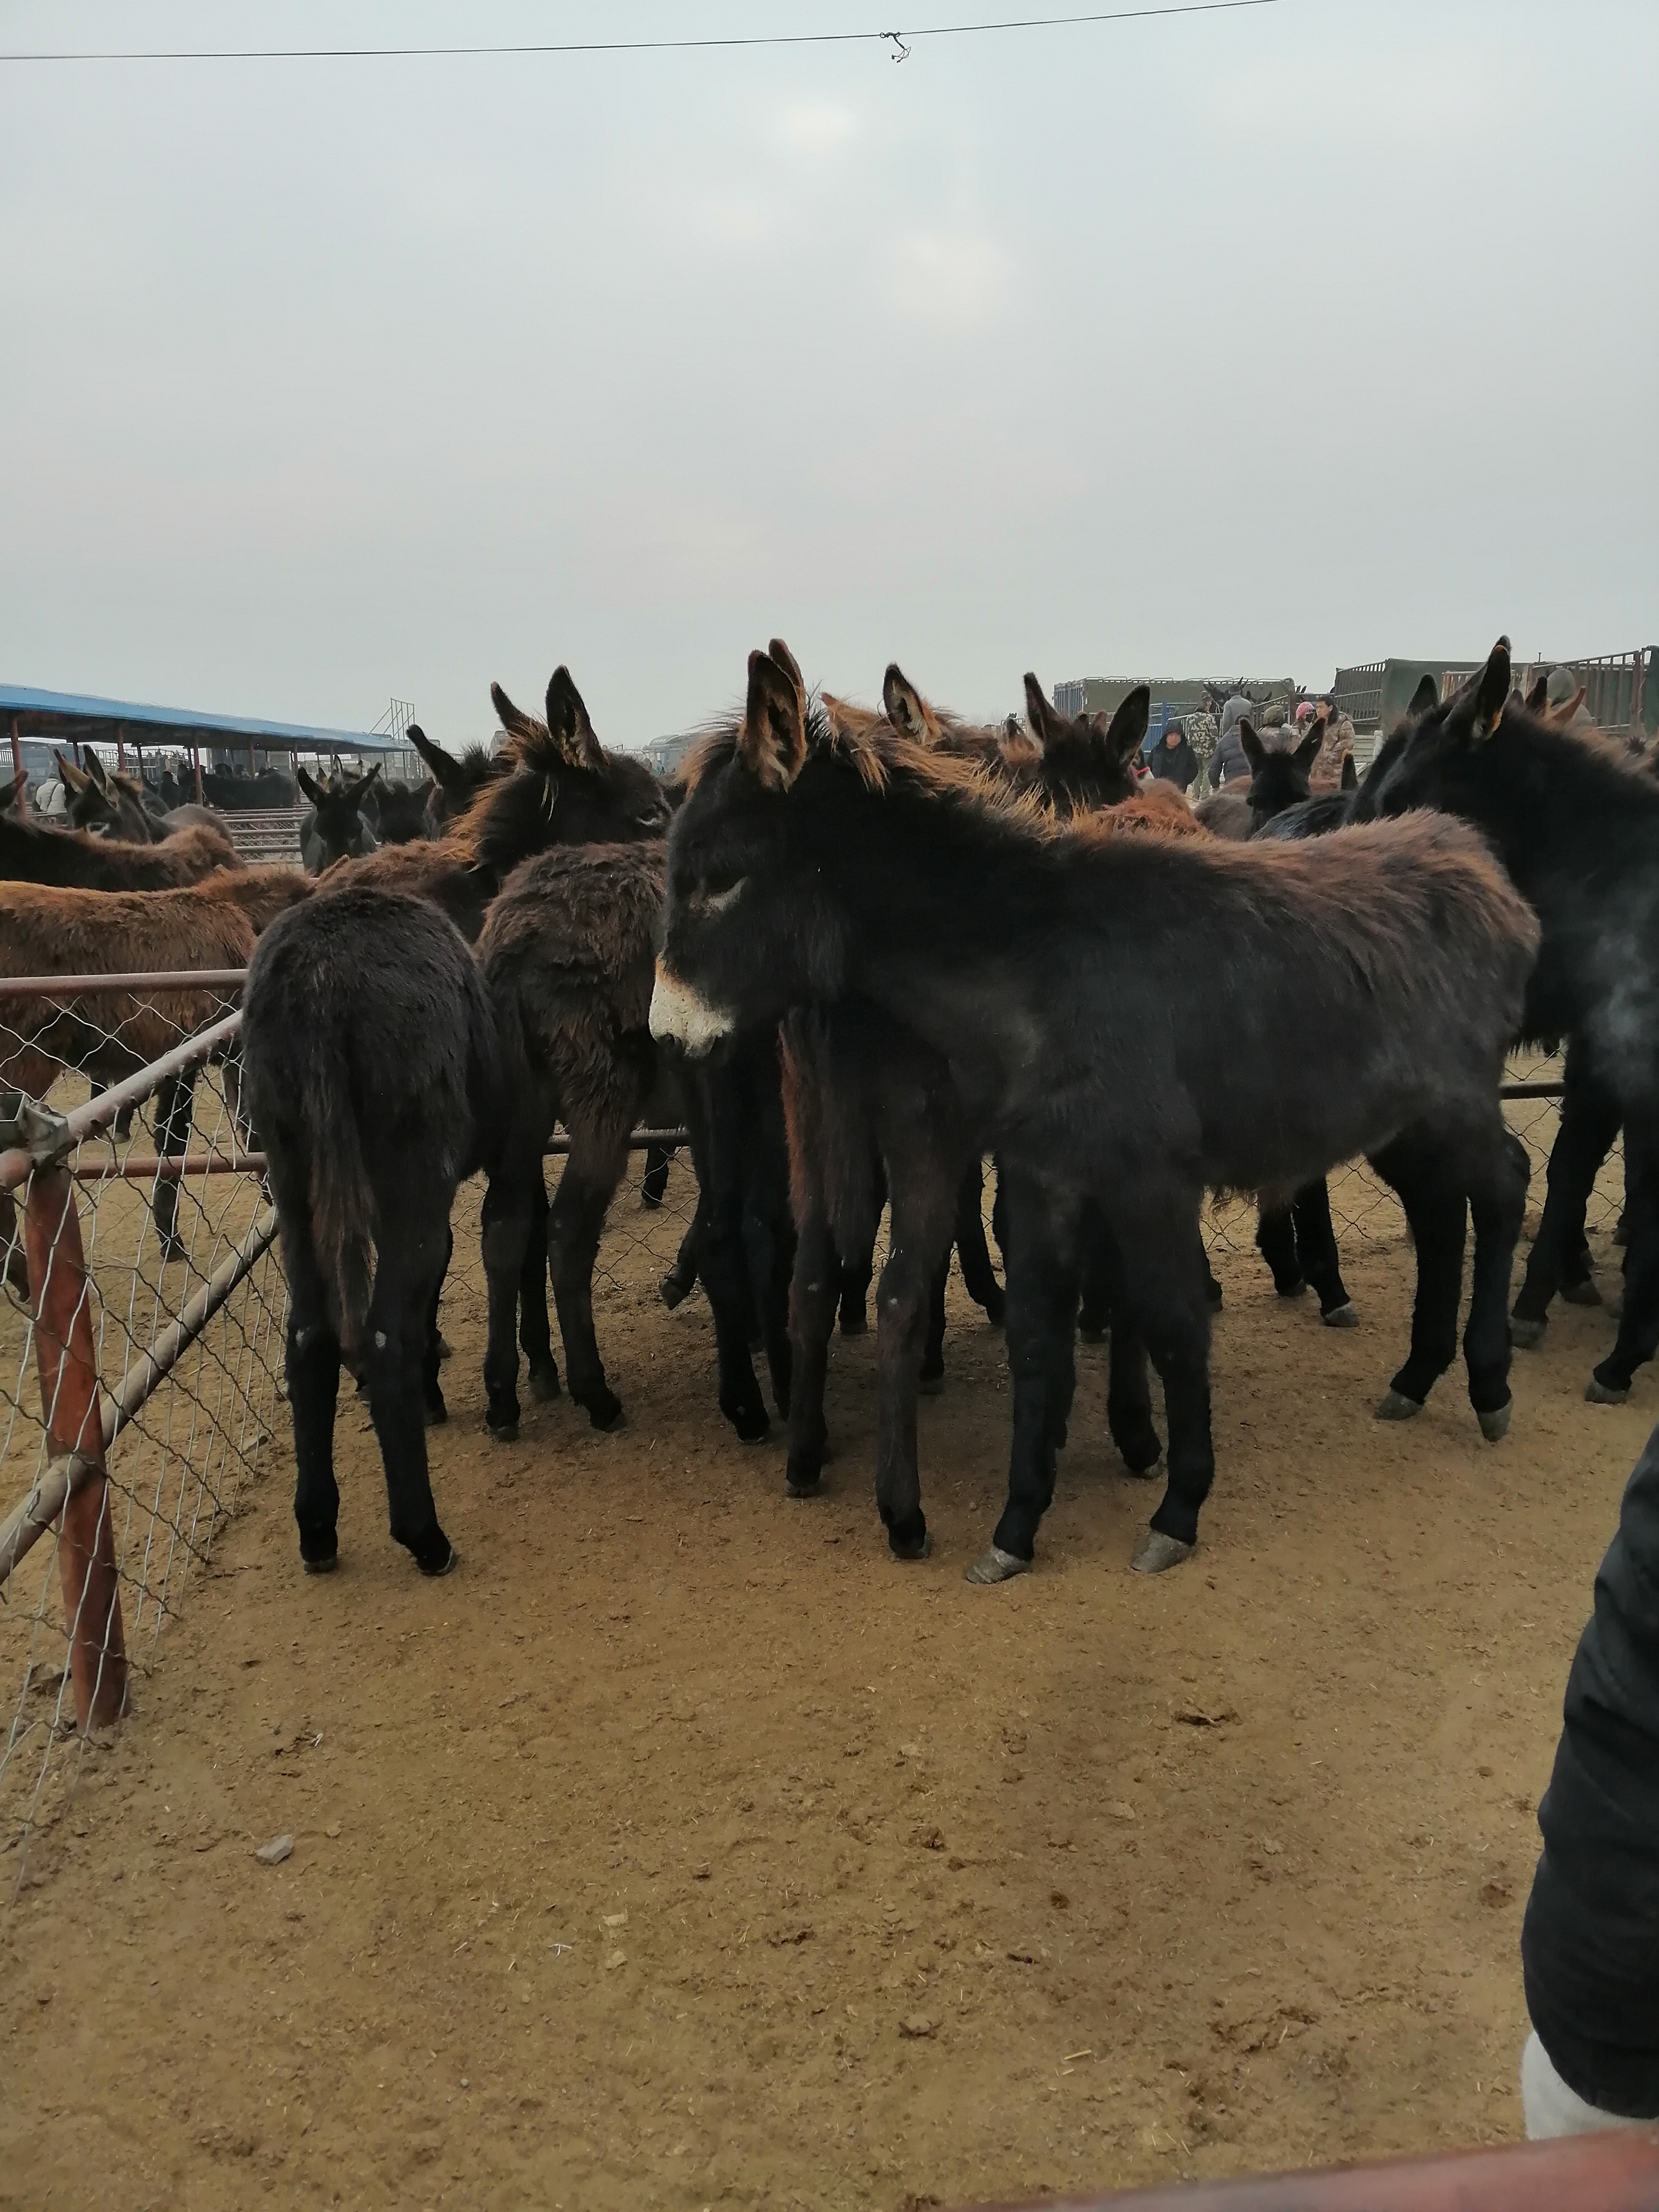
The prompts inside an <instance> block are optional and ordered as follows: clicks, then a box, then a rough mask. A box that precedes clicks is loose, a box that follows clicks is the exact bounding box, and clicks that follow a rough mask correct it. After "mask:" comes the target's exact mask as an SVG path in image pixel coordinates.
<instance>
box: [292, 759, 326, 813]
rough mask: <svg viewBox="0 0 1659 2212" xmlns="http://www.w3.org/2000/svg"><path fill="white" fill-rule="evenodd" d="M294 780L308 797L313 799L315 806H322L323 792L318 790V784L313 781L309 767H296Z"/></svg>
mask: <svg viewBox="0 0 1659 2212" xmlns="http://www.w3.org/2000/svg"><path fill="white" fill-rule="evenodd" d="M294 781H295V783H297V784H298V785H299V787H300V788H301V791H303V792H304V793H305V795H306V797H307V799H309V800H310V801H311V803H312V805H313V806H320V805H322V803H323V794H322V793H321V792H320V791H319V790H318V788H317V787H316V785H315V784H314V783H313V781H312V780H311V776H310V774H309V772H308V771H307V769H303V768H299V767H296V768H295V771H294Z"/></svg>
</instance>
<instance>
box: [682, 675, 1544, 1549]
mask: <svg viewBox="0 0 1659 2212" xmlns="http://www.w3.org/2000/svg"><path fill="white" fill-rule="evenodd" d="M1106 818H1107V819H1108V820H1109V817H1106ZM669 849H670V860H669V881H668V908H667V915H666V921H665V938H664V947H663V951H662V955H661V957H660V959H659V964H658V970H657V982H656V987H655V990H654V993H653V1000H652V1030H653V1034H655V1035H657V1036H678V1037H679V1038H681V1039H683V1040H684V1042H685V1043H686V1044H687V1046H688V1048H690V1049H692V1050H696V1051H708V1050H710V1049H712V1048H713V1047H714V1045H715V1044H716V1043H717V1042H719V1040H720V1038H721V1037H722V1036H727V1035H729V1034H731V1033H732V1032H733V1031H734V1030H738V1029H742V1028H748V1027H752V1026H753V1025H754V1024H756V1023H757V1022H760V1021H763V1020H766V1019H768V1018H778V1017H781V1015H782V1014H783V1013H784V1012H786V1011H787V1009H788V1008H789V1007H790V1006H793V1005H797V1004H799V1003H801V1002H803V1001H806V1000H812V1001H817V1002H820V1003H826V1004H836V1003H839V1002H841V1001H843V1000H850V999H858V1000H865V1001H868V1002H870V1003H872V1004H874V1005H875V1006H878V1007H880V1008H881V1009H882V1010H883V1011H884V1012H887V1013H889V1014H890V1015H892V1016H894V1017H895V1018H898V1019H900V1020H902V1022H903V1023H904V1024H906V1025H907V1026H908V1027H910V1028H912V1029H914V1030H915V1033H916V1034H917V1035H918V1036H920V1037H921V1039H922V1041H923V1042H925V1043H926V1044H927V1045H928V1046H930V1047H931V1048H932V1049H933V1051H934V1052H936V1053H937V1054H939V1055H940V1056H941V1057H943V1058H945V1059H946V1060H949V1061H950V1063H951V1066H952V1068H953V1070H955V1071H958V1081H959V1082H960V1084H961V1086H962V1093H963V1099H964V1101H965V1103H966V1105H967V1109H968V1112H969V1115H970V1116H971V1117H972V1119H973V1120H974V1121H975V1123H976V1124H977V1125H978V1126H979V1127H981V1128H983V1129H984V1130H985V1131H986V1132H987V1135H988V1136H989V1138H990V1139H991V1140H992V1141H993V1142H994V1146H995V1148H996V1150H997V1151H998V1152H999V1154H1000V1157H1001V1158H1002V1159H1003V1160H1004V1162H1005V1164H1006V1169H1007V1170H1008V1172H1009V1175H1010V1176H1011V1180H1012V1182H1015V1183H1016V1184H1017V1186H1018V1191H1017V1196H1018V1203H1017V1204H1016V1205H1015V1206H1013V1207H1012V1209H1011V1218H1012V1220H1013V1221H1014V1222H1015V1224H1016V1225H1017V1226H1018V1231H1019V1244H1018V1248H1016V1249H1011V1250H1010V1253H1009V1255H1008V1257H1009V1262H1010V1271H1009V1281H1010V1291H1011V1295H1010V1299H1009V1310H1008V1337H1009V1350H1010V1357H1011V1364H1012V1370H1013V1373H1014V1376H1015V1386H1016V1409H1015V1426H1014V1438H1013V1450H1012V1462H1011V1469H1010V1489H1009V1498H1008V1503H1007V1506H1006V1510H1005V1511H1004V1513H1003V1516H1002V1518H1001V1520H1000V1522H999V1523H998V1526H997V1529H996V1533H995V1535H994V1540H993V1544H992V1547H991V1550H990V1552H989V1553H988V1554H987V1559H985V1560H984V1561H981V1563H980V1571H981V1573H982V1574H984V1575H985V1576H986V1577H987V1578H991V1577H1001V1576H1004V1575H1006V1574H1008V1573H1013V1572H1018V1571H1020V1570H1021V1569H1023V1568H1024V1567H1026V1566H1029V1565H1030V1561H1031V1559H1032V1556H1033V1553H1034V1550H1035V1545H1036V1531H1037V1527H1038V1524H1039V1522H1041V1519H1042V1513H1043V1511H1044V1510H1045V1509H1046V1507H1047V1505H1048V1500H1049V1498H1050V1497H1051V1495H1052V1492H1053V1485H1054V1454H1055V1450H1056V1448H1057V1445H1058V1443H1059V1442H1060V1440H1061V1438H1062V1437H1063V1434H1064V1425H1065V1419H1066V1412H1067V1410H1068V1408H1069V1404H1070V1397H1071V1390H1072V1385H1073V1346H1072V1328H1071V1323H1072V1311H1073V1309H1072V1303H1071V1299H1072V1295H1073V1290H1074V1285H1075V1265H1074V1261H1073V1258H1072V1257H1071V1254H1070V1248H1071V1247H1072V1246H1073V1244H1074V1242H1075V1238H1076V1235H1077V1230H1078V1225H1079V1218H1080V1212H1081V1206H1082V1204H1083V1202H1084V1201H1085V1200H1092V1201H1093V1202H1094V1203H1095V1204H1096V1205H1097V1206H1098V1208H1099V1209H1100V1212H1101V1215H1102V1217H1103V1219H1104V1221H1105V1223H1106V1225H1107V1226H1108V1227H1109V1230H1110V1231H1111V1233H1112V1236H1113V1237H1114V1240H1115V1245H1116V1248H1117V1250H1118V1252H1119V1255H1120V1257H1121V1263H1122V1268H1123V1276H1124V1283H1125V1289H1126V1294H1127V1302H1128V1308H1129V1310H1130V1311H1132V1312H1133V1315H1134V1316H1135V1318H1136V1320H1137V1322H1138V1323H1139V1328H1140V1330H1141V1332H1142V1334H1143V1335H1144V1337H1145V1340H1146V1345H1147V1348H1148V1350H1149V1351H1150V1352H1151V1353H1152V1359H1153V1362H1154V1364H1156V1365H1157V1367H1158V1370H1159V1372H1160V1374H1161V1376H1162V1377H1163V1381H1164V1392H1165V1400H1166V1406H1167V1410H1168V1414H1169V1424H1170V1446H1169V1462H1168V1464H1169V1486H1168V1489H1167V1491H1166V1492H1165V1495H1164V1500H1163V1503H1162V1504H1160V1505H1159V1507H1158V1510H1157V1512H1156V1513H1155V1514H1154V1515H1153V1516H1152V1531H1151V1533H1150V1534H1149V1535H1148V1537H1147V1538H1146V1541H1145V1542H1144V1543H1143V1544H1142V1546H1141V1547H1140V1549H1139V1553H1138V1554H1137V1558H1136V1565H1138V1566H1139V1567H1140V1568H1141V1569H1142V1570H1143V1571H1158V1570H1160V1569H1162V1568H1164V1567H1168V1566H1171V1565H1175V1564H1176V1562H1178V1561H1179V1560H1182V1559H1185V1558H1187V1557H1188V1554H1189V1553H1190V1552H1191V1550H1192V1548H1193V1546H1194V1542H1195V1541H1196V1540H1197V1535H1198V1516H1199V1512H1200V1508H1201V1506H1202V1504H1203V1502H1204V1499H1205V1498H1206V1495H1207V1494H1208V1492H1209V1489H1210V1486H1211V1483H1212V1479H1213V1471H1214V1454H1213V1449H1212V1443H1211V1437H1210V1389H1209V1372H1208V1340H1209V1311H1208V1301H1207V1298H1206V1288H1205V1283H1206V1269H1205V1264H1204V1246H1203V1240H1202V1237H1201V1236H1200V1226H1199V1224H1200V1209H1201V1206H1202V1203H1203V1198H1204V1193H1205V1191H1206V1188H1216V1187H1222V1188H1233V1189H1240V1190H1257V1191H1264V1190H1265V1191H1270V1192H1271V1191H1288V1190H1292V1189H1296V1188H1300V1187H1301V1186H1302V1185H1303V1184H1304V1183H1306V1182H1310V1180H1311V1179H1312V1178H1313V1176H1316V1175H1319V1174H1322V1173H1324V1172H1325V1171H1326V1170H1327V1169H1328V1168H1330V1167H1332V1166H1334V1165H1335V1164H1338V1163H1339V1162H1341V1161H1344V1160H1347V1159H1351V1158H1353V1157H1354V1156H1355V1155H1356V1154H1358V1153H1361V1152H1364V1153H1366V1154H1367V1155H1368V1156H1369V1157H1370V1158H1371V1159H1372V1161H1373V1164H1375V1165H1376V1168H1377V1170H1378V1171H1379V1172H1380V1173H1381V1174H1382V1175H1383V1176H1384V1178H1385V1179H1386V1180H1387V1181H1389V1182H1390V1183H1392V1184H1393V1186H1394V1187H1395V1189H1396V1190H1398V1191H1399V1193H1400V1194H1401V1199H1402V1201H1403V1203H1404V1205H1405V1209H1406V1213H1407V1219H1408V1221H1409V1222H1410V1224H1411V1226H1412V1229H1413V1235H1414V1237H1415V1243H1416V1249H1417V1261H1418V1297H1417V1304H1416V1310H1415V1313H1414V1316H1413V1331H1412V1350H1411V1353H1410V1356H1409V1357H1408V1358H1407V1361H1406V1363H1405V1364H1404V1366H1402V1367H1401V1370H1400V1371H1399V1373H1398V1374H1397V1375H1396V1376H1395V1378H1394V1382H1393V1383H1392V1385H1391V1386H1390V1392H1389V1399H1391V1400H1393V1399H1397V1400H1399V1401H1402V1402H1403V1403H1406V1404H1408V1405H1413V1406H1414V1405H1420V1404H1421V1402H1422V1401H1423V1400H1424V1398H1425V1397H1426V1395H1427V1394H1428V1391H1429V1389H1430V1388H1431V1384H1432V1383H1433V1382H1434V1380H1435V1378H1436V1377H1437V1376H1438V1375H1440V1374H1441V1373H1443V1371H1444V1370H1445V1368H1446V1367H1447V1366H1448V1365H1449V1364H1450V1362H1451V1359H1452V1358H1453V1357H1454V1355H1455V1348H1456V1322H1457V1312H1458V1304H1459V1291H1460V1287H1461V1279H1462V1264H1463V1246H1464V1237H1465V1225H1466V1220H1467V1210H1468V1209H1470V1208H1472V1210H1473V1213H1474V1229H1475V1265H1474V1298H1473V1304H1472V1306H1471V1310H1470V1316H1469V1322H1468V1328H1467V1330H1466V1332H1465V1335H1464V1353H1465V1358H1466V1361H1467V1364H1468V1378H1469V1395H1470V1398H1471V1401H1472V1402H1473V1404H1474V1407H1475V1409H1476V1411H1477V1413H1479V1415H1480V1425H1481V1428H1482V1430H1483V1431H1484V1432H1485V1433H1486V1435H1487V1436H1488V1437H1493V1438H1495V1437H1498V1436H1501V1435H1502V1434H1503V1433H1504V1431H1505V1429H1506V1427H1507V1425H1508V1422H1509V1417H1510V1389H1509V1357H1510V1353H1509V1329H1508V1317H1507V1314H1506V1312H1505V1305H1506V1302H1507V1291H1508V1283H1509V1270H1510V1260H1511V1257H1512V1255H1513V1252H1514V1247H1515V1242H1516V1236H1517V1234H1518V1232H1519V1229H1520V1224H1521V1217H1522V1209H1523V1206H1524V1202H1525V1177H1524V1172H1523V1163H1517V1160H1516V1154H1515V1152H1514V1150H1513V1148H1512V1146H1511V1143H1510V1138H1509V1133H1508V1132H1507V1130H1506V1128H1505V1125H1504V1118H1503V1113H1502V1110H1501V1107H1500V1104H1499V1100H1498V1085H1499V1081H1500V1079H1501V1076H1502V1073H1503V1065H1504V1053H1505V1050H1506V1048H1507V1047H1508V1043H1509V1041H1510V1037H1511V1036H1513V1035H1514V1034H1515V1033H1516V1027H1517V1024H1518V1022H1519V1018H1520V1013H1521V1007H1522V996H1523V993H1524V989H1525V986H1526V981H1527V976H1528V971H1529V969H1530V968H1531V965H1532V962H1533V957H1534V951H1535V949H1536V945H1537V941H1538V932H1537V924H1536V922H1535V921H1534V917H1533V915H1532V914H1531V912H1530V910H1529V909H1528V907H1527V906H1526V905H1525V904H1524V902H1522V899H1521V898H1520V897H1519V896H1518V895H1517V894H1516V891H1515V890H1513V888H1512V887H1511V886H1510V884H1509V882H1508V881H1507V879H1506V878H1504V875H1503V873H1502V872H1501V871H1500V870H1499V869H1498V867H1497V866H1496V865H1495V863H1494V862H1493V861H1492V858H1491V855H1490V854H1489V853H1488V852H1487V850H1486V847H1485V845H1484V844H1483V843H1482V842H1481V841H1480V838H1479V837H1478V836H1474V835H1471V834H1470V833H1469V832H1468V830H1466V829H1463V828H1462V826H1461V825H1459V824H1456V823H1451V822H1448V821H1444V820H1426V819H1418V820H1413V821H1407V822H1402V823H1392V824H1385V825H1377V826H1374V827H1369V828H1364V829H1354V830H1351V831H1345V832H1340V833H1338V834H1337V835H1336V836H1331V837H1328V838H1325V839H1322V840H1318V841H1316V842H1312V843H1309V844H1305V845H1285V846H1277V847H1275V846H1267V845H1263V846H1257V845H1245V846H1231V845H1225V844H1222V843H1220V842H1217V841H1215V840H1212V839H1207V838H1182V839H1178V840H1177V839H1162V838H1154V837H1135V836H1127V837H1115V836H1111V835H1109V833H1104V832H1103V830H1102V829H1101V828H1100V827H1099V826H1098V824H1097V823H1094V822H1085V823H1083V824H1082V825H1081V826H1079V827H1073V828H1067V829H1059V828H1056V827H1055V826H1054V824H1053V823H1047V822H1045V821H1044V820H1043V819H1042V817H1041V815H1040V813H1039V811H1038V810H1037V809H1036V808H1035V807H1034V806H1032V805H1030V803H1029V802H1026V801H1024V800H1021V799H1013V798H1010V797H1009V796H1008V795H1007V794H1006V793H997V792H996V791H994V790H991V789H987V786H986V784H985V781H984V780H983V778H981V777H980V776H978V775H975V772H974V771H973V770H972V769H969V768H967V767H965V766H964V765H963V763H957V762H953V761H951V760H946V759H941V758H939V757H938V756H937V755H935V754H933V753H931V752H928V751H927V750H923V749H921V748H920V747H918V746H916V745H915V744H911V743H909V742H908V741H905V740H902V739H899V738H896V737H892V738H890V737H881V736H877V737H875V738H871V739H869V740H867V741H866V742H863V743H860V744H848V743H846V742H842V743H837V742H836V740H835V739H834V738H833V737H832V735H831V733H830V732H829V731H828V729H827V728H826V727H825V726H823V723H822V722H821V721H820V720H818V719H817V717H815V716H812V715H810V714H806V713H804V712H803V708H802V701H801V697H800V693H799V689H798V687H797V685H796V684H795V683H794V681H793V678H792V677H791V675H790V673H789V671H788V670H787V668H786V667H784V666H782V665H780V663H779V662H778V660H777V659H775V658H773V657H772V656H770V655H769V654H767V653H754V654H751V655H750V668H749V688H748V697H747V702H746V705H745V708H744V716H743V719H742V721H741V722H740V724H739V725H738V726H737V728H736V729H734V730H733V731H732V732H731V734H730V736H729V737H728V738H727V739H726V741H725V743H724V744H721V745H720V746H718V747H716V748H715V749H714V750H712V751H711V753H710V754H709V755H708V757H706V758H705V760H704V762H703V763H702V772H701V774H700V775H699V777H698V780H697V782H696V787H695V788H694V789H693V790H692V792H691V793H690V797H689V798H688V799H687V801H686V804H685V805H684V808H683V809H682V810H681V812H680V814H679V815H678V817H677V819H676V822H675V825H674V829H673V831H672V834H671V840H670V848H669ZM1195 977H1196V978H1200V979H1203V987H1200V988H1194V978H1195ZM1016 1285H1018V1298H1016V1297H1015V1296H1014V1295H1013V1291H1014V1289H1015V1286H1016ZM1384 1407H1385V1410H1392V1407H1390V1406H1389V1400H1385V1401H1384ZM897 1473H898V1470H897V1469H896V1468H892V1467H886V1466H884V1468H883V1470H882V1474H883V1479H884V1480H883V1488H882V1491H881V1493H880V1495H879V1501H878V1502H879V1504H880V1507H881V1511H882V1516H883V1518H884V1521H885V1522H886V1524H887V1528H888V1538H889V1542H890V1546H891V1547H892V1548H893V1550H894V1551H895V1552H896V1553H897V1554H898V1555H899V1556H901V1557H906V1558H915V1557H916V1556H918V1555H919V1554H920V1553H921V1551H922V1549H923V1548H924V1547H925V1544H926V1537H927V1523H926V1520H925V1517H924V1516H923V1514H922V1510H921V1500H920V1497H919V1495H918V1494H917V1492H916V1491H915V1488H914V1487H910V1486H904V1487H901V1486H900V1485H899V1484H898V1482H897V1481H896V1480H895V1477H896V1474H897Z"/></svg>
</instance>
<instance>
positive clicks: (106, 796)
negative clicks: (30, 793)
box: [52, 749, 240, 866]
mask: <svg viewBox="0 0 1659 2212" xmlns="http://www.w3.org/2000/svg"><path fill="white" fill-rule="evenodd" d="M52 758H53V759H54V760H55V761H56V762H57V763H58V775H59V776H60V777H61V778H62V780H63V784H64V790H65V791H67V792H68V793H69V795H70V800H69V823H70V829H94V830H102V831H103V832H104V833H105V835H106V836H114V837H125V838H126V839H127V840H128V841H129V842H131V843H132V844H135V845H159V844H160V843H161V840H162V838H164V837H166V836H169V835H170V834H171V833H172V832H173V830H175V829H188V828H189V827H190V826H191V823H197V825H205V826H206V827H207V828H208V829H217V830H219V832H220V833H221V835H223V834H224V825H223V824H222V823H220V822H218V821H216V819H215V817H214V816H213V814H212V812H211V811H210V809H209V808H207V807H205V806H196V805H187V806H173V807H169V808H167V809H166V810H165V811H164V810H163V809H161V808H160V807H152V806H151V805H150V804H149V799H147V797H146V796H145V792H144V787H143V784H141V783H140V782H139V781H138V780H137V777H136V776H131V775H122V773H121V772H120V770H119V769H115V770H114V771H113V772H112V771H110V770H109V769H106V768H105V766H104V763H102V761H100V759H99V757H98V756H97V754H96V753H88V756H87V758H88V766H87V767H86V768H85V769H77V768H76V765H75V763H74V762H73V761H66V760H65V759H64V756H63V755H62V753H60V752H58V751H57V750H55V749H54V750H53V753H52ZM234 865H237V866H240V861H238V862H236V863H235V864H234Z"/></svg>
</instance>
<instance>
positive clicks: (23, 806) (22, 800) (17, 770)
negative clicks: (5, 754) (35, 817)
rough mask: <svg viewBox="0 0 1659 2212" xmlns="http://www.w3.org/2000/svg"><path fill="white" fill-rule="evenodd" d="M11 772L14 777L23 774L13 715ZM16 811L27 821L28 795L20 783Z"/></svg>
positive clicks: (15, 719)
mask: <svg viewBox="0 0 1659 2212" xmlns="http://www.w3.org/2000/svg"><path fill="white" fill-rule="evenodd" d="M11 772H12V774H13V775H15V776H21V775H22V773H23V748H22V746H21V744H19V743H18V742H17V717H16V715H15V714H14V715H13V716H12V718H11ZM17 811H18V812H19V813H20V814H21V816H22V817H23V819H24V820H25V821H26V822H27V820H28V818H29V799H28V793H27V792H26V791H25V790H24V789H23V787H22V786H21V783H20V785H19V786H18V791H17Z"/></svg>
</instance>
